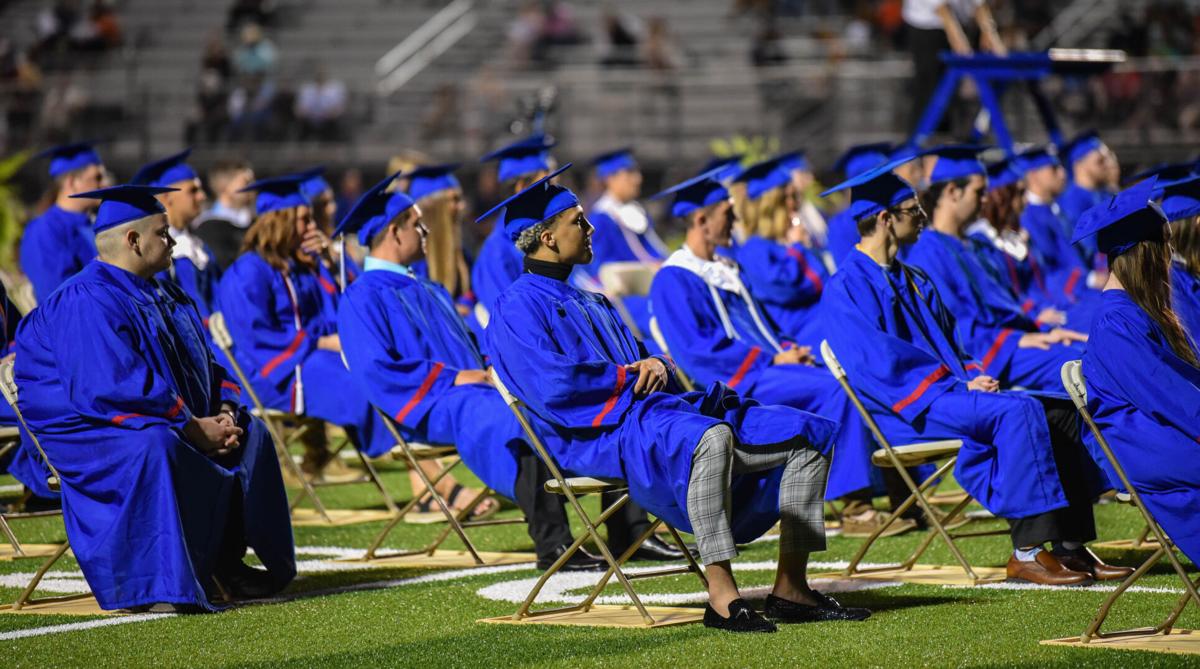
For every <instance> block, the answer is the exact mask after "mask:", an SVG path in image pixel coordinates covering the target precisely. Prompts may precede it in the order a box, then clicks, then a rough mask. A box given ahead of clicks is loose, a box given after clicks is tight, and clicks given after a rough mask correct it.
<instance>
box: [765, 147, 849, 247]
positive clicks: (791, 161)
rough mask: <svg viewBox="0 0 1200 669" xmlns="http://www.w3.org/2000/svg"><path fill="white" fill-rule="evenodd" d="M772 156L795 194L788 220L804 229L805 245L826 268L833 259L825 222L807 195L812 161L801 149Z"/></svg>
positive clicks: (813, 182) (810, 179) (811, 176)
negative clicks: (790, 217)
mask: <svg viewBox="0 0 1200 669" xmlns="http://www.w3.org/2000/svg"><path fill="white" fill-rule="evenodd" d="M774 160H775V161H776V162H777V163H778V165H779V168H780V170H781V171H782V173H783V174H784V176H786V177H787V179H786V180H787V182H788V184H789V188H790V190H791V192H792V195H793V196H794V198H795V201H794V202H793V206H792V209H793V212H792V223H793V224H794V225H795V226H797V227H800V228H803V229H804V234H805V237H806V238H807V240H808V246H807V247H806V248H811V249H812V250H813V251H814V252H815V253H816V254H817V257H819V258H820V259H821V263H822V264H823V265H824V266H825V268H826V270H827V271H828V270H829V268H833V267H836V266H837V263H836V262H834V260H833V256H832V255H831V254H830V253H829V223H828V222H826V220H825V214H822V213H821V210H820V209H818V208H817V205H816V204H815V203H814V202H813V200H812V198H810V197H809V192H810V191H811V190H812V188H813V184H815V183H816V180H817V177H816V175H815V174H813V170H812V164H811V163H809V162H808V158H807V157H806V156H805V155H804V152H803V151H789V152H787V153H784V154H780V155H778V156H776V157H775V159H774Z"/></svg>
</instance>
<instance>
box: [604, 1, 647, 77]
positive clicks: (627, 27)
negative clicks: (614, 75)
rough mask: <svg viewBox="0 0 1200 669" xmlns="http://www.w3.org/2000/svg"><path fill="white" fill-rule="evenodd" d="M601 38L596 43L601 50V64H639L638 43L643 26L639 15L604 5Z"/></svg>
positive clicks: (626, 65)
mask: <svg viewBox="0 0 1200 669" xmlns="http://www.w3.org/2000/svg"><path fill="white" fill-rule="evenodd" d="M600 20H601V23H602V24H603V25H602V26H601V30H600V39H598V40H597V41H596V45H597V47H598V48H599V50H600V64H601V65H606V66H609V67H632V66H634V65H637V64H638V62H639V61H638V43H639V42H641V36H642V32H643V27H642V24H641V21H639V20H638V19H637V17H634V16H630V15H629V14H626V13H625V12H622V11H620V10H618V9H617V8H616V7H613V6H612V4H611V3H607V4H605V6H604V14H603V16H602V17H601V19H600Z"/></svg>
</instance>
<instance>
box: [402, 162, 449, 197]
mask: <svg viewBox="0 0 1200 669" xmlns="http://www.w3.org/2000/svg"><path fill="white" fill-rule="evenodd" d="M456 169H458V163H447V164H445V165H424V166H421V167H418V168H416V169H414V170H413V171H411V172H409V173H408V174H405V175H403V176H404V177H405V178H407V179H408V196H409V197H411V198H412V199H413V200H420V199H422V198H426V197H429V196H431V195H437V194H438V193H441V192H443V191H448V190H462V185H461V184H459V183H458V179H456V178H455V177H454V170H456Z"/></svg>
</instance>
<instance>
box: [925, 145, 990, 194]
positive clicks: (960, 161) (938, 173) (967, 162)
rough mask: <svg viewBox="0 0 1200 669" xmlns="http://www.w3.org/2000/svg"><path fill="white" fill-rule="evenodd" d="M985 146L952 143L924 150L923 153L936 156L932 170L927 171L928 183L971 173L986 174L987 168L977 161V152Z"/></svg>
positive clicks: (931, 183) (949, 179) (951, 179)
mask: <svg viewBox="0 0 1200 669" xmlns="http://www.w3.org/2000/svg"><path fill="white" fill-rule="evenodd" d="M985 148H986V147H982V146H975V145H973V144H952V145H947V146H939V147H937V148H934V149H930V150H928V151H926V152H925V154H924V155H927V156H937V161H936V162H934V164H933V170H932V171H931V172H930V173H929V185H931V186H932V185H934V184H939V183H942V182H945V181H953V180H955V179H962V178H964V177H969V176H971V175H973V174H980V175H983V176H987V170H986V169H985V168H984V167H983V163H981V162H979V154H980V153H982V152H983V151H984V149H985Z"/></svg>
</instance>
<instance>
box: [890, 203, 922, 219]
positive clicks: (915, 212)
mask: <svg viewBox="0 0 1200 669" xmlns="http://www.w3.org/2000/svg"><path fill="white" fill-rule="evenodd" d="M891 212H892V213H893V214H896V215H900V214H903V215H905V216H909V217H911V218H925V210H924V209H922V208H921V205H919V204H914V205H913V206H911V207H905V208H903V209H892V210H891Z"/></svg>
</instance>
